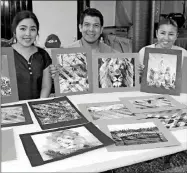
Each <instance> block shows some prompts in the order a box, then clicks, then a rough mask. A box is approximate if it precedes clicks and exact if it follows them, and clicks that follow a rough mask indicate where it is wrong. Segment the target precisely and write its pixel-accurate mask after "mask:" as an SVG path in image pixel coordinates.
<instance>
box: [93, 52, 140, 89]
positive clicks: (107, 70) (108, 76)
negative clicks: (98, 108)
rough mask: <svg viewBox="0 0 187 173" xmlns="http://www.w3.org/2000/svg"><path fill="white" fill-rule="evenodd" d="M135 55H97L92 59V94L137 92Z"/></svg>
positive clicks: (137, 77) (137, 79)
mask: <svg viewBox="0 0 187 173" xmlns="http://www.w3.org/2000/svg"><path fill="white" fill-rule="evenodd" d="M137 67H138V54H137V53H97V54H93V57H92V68H93V90H94V92H122V91H136V90H137V91H138V90H139V87H140V86H139V74H138V68H137Z"/></svg>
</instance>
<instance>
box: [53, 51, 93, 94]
mask: <svg viewBox="0 0 187 173" xmlns="http://www.w3.org/2000/svg"><path fill="white" fill-rule="evenodd" d="M67 49H68V48H67ZM60 50H61V49H60ZM60 50H56V49H55V50H51V51H52V57H53V55H54V52H55V59H56V60H53V61H54V63H55V64H57V67H58V72H59V73H58V75H57V77H56V80H55V81H56V82H55V83H56V84H55V85H56V90H57V91H58V90H59V94H60V95H69V94H72V93H87V92H89V91H90V88H91V86H90V85H91V83H90V79H89V77H90V74H89V73H90V72H88V71H90V70H91V69H90V68H89V67H90V65H88V63H89V61H90V60H89V61H88V59H90V58H89V57H88V51H81V50H80V51H78V50H77V51H75V50H76V49H75V50H72V51H71V52H70V50H69V49H68V50H69V52H65V50H66V49H65V50H64V52H63V51H62V52H60ZM53 59H54V58H53ZM57 86H58V87H57Z"/></svg>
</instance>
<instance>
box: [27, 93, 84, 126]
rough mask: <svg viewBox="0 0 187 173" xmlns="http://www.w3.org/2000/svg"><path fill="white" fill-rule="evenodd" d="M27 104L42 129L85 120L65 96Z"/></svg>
mask: <svg viewBox="0 0 187 173" xmlns="http://www.w3.org/2000/svg"><path fill="white" fill-rule="evenodd" d="M29 104H30V107H31V109H32V110H33V112H34V115H35V116H36V118H37V120H38V122H39V123H40V126H41V128H43V129H47V128H52V127H61V126H62V125H64V126H66V125H73V124H74V123H81V122H82V123H83V122H87V120H86V118H85V117H84V116H83V115H82V114H81V113H80V112H79V111H78V110H77V109H76V108H75V107H74V105H73V104H72V103H71V102H70V101H69V100H68V99H67V98H63V97H62V98H57V99H53V100H46V101H38V102H29ZM71 123H73V124H71Z"/></svg>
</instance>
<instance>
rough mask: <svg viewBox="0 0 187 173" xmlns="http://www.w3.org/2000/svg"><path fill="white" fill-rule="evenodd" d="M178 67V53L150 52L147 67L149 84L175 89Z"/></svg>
mask: <svg viewBox="0 0 187 173" xmlns="http://www.w3.org/2000/svg"><path fill="white" fill-rule="evenodd" d="M176 68H177V56H176V55H169V54H156V53H150V54H149V60H148V69H147V70H148V72H147V84H148V86H154V87H161V88H164V89H167V90H170V89H175V87H176V86H175V81H176Z"/></svg>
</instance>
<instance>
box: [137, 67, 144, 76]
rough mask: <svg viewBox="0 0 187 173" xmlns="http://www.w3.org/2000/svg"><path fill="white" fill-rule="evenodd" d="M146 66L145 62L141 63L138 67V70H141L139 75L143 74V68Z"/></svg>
mask: <svg viewBox="0 0 187 173" xmlns="http://www.w3.org/2000/svg"><path fill="white" fill-rule="evenodd" d="M144 68H145V66H144V65H143V64H140V65H139V67H138V72H139V75H140V76H142V73H143V70H144Z"/></svg>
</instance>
